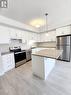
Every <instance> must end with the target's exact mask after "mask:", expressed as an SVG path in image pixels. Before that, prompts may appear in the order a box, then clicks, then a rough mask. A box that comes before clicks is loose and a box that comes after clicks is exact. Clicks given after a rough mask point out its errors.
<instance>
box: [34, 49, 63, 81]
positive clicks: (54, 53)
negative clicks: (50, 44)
mask: <svg viewBox="0 0 71 95" xmlns="http://www.w3.org/2000/svg"><path fill="white" fill-rule="evenodd" d="M61 53H62V50H57V49H44V50H40V51H38V52H35V53H32V71H33V74H34V75H36V76H38V77H40V78H41V79H44V80H46V79H47V76H48V75H49V73H50V72H51V71H52V69H53V68H54V66H55V63H56V59H57V58H58V57H59V56H60V55H61Z"/></svg>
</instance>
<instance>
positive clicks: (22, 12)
mask: <svg viewBox="0 0 71 95" xmlns="http://www.w3.org/2000/svg"><path fill="white" fill-rule="evenodd" d="M8 1H9V2H8V8H5V9H2V8H0V14H1V15H4V16H6V17H9V18H12V19H15V20H17V21H20V22H22V23H25V24H28V25H29V23H30V21H31V20H32V19H36V18H44V19H45V15H44V14H45V13H46V12H48V14H49V15H48V25H49V28H51V27H55V26H56V25H59V24H61V23H65V22H68V21H71V0H8ZM40 30H41V29H40Z"/></svg>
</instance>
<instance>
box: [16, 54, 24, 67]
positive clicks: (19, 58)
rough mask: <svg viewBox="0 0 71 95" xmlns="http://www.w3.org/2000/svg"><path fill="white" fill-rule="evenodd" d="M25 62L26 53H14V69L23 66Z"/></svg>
mask: <svg viewBox="0 0 71 95" xmlns="http://www.w3.org/2000/svg"><path fill="white" fill-rule="evenodd" d="M25 62H26V52H16V53H15V63H16V67H17V66H20V65H22V64H24V63H25Z"/></svg>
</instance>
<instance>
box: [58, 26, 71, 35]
mask: <svg viewBox="0 0 71 95" xmlns="http://www.w3.org/2000/svg"><path fill="white" fill-rule="evenodd" d="M68 34H71V26H66V27H61V28H58V29H56V36H60V35H68Z"/></svg>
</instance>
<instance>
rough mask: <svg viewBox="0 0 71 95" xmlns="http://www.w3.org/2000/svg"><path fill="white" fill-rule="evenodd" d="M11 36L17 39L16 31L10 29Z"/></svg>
mask: <svg viewBox="0 0 71 95" xmlns="http://www.w3.org/2000/svg"><path fill="white" fill-rule="evenodd" d="M9 35H10V38H11V39H15V38H17V34H16V29H13V28H9Z"/></svg>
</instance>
